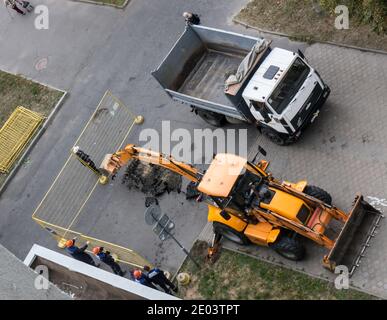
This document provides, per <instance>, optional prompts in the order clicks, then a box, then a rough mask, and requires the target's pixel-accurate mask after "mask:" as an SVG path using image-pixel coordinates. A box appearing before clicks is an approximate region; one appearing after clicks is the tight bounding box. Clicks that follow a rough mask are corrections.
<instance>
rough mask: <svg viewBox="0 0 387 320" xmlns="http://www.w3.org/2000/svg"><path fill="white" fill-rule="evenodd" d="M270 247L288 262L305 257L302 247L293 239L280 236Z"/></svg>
mask: <svg viewBox="0 0 387 320" xmlns="http://www.w3.org/2000/svg"><path fill="white" fill-rule="evenodd" d="M270 247H271V248H272V249H273V250H274V251H275V252H277V253H278V254H279V255H281V256H283V257H284V258H286V259H289V260H293V261H299V260H302V259H303V258H304V257H305V247H304V245H303V244H302V243H301V242H300V241H299V240H298V239H297V238H294V237H288V236H283V235H282V236H281V235H280V236H279V238H278V239H277V240H276V241H275V242H274V243H272V244H271V245H270Z"/></svg>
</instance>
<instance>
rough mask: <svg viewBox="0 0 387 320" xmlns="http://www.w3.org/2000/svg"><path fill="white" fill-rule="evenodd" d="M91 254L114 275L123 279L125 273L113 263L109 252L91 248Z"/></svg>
mask: <svg viewBox="0 0 387 320" xmlns="http://www.w3.org/2000/svg"><path fill="white" fill-rule="evenodd" d="M93 253H94V254H95V256H96V257H97V258H98V259H99V260H101V261H102V262H103V263H105V264H107V265H108V266H109V267H110V268H111V269H112V271H113V272H114V273H115V274H117V275H119V276H121V277H123V276H124V275H125V274H126V271H122V270H121V267H120V265H119V264H118V263H117V262H115V261H114V258H113V257H112V255H111V254H110V252H109V251H104V248H103V247H95V248H93Z"/></svg>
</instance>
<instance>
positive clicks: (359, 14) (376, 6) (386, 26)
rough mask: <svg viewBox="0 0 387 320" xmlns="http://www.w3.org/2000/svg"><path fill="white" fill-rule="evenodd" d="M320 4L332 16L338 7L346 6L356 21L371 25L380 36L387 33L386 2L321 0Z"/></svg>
mask: <svg viewBox="0 0 387 320" xmlns="http://www.w3.org/2000/svg"><path fill="white" fill-rule="evenodd" d="M320 4H321V6H322V7H323V8H324V9H325V10H327V11H329V12H330V13H332V14H333V13H334V10H335V7H336V6H338V5H346V6H347V7H348V9H349V14H350V17H352V18H353V19H354V20H355V21H356V20H357V21H358V22H359V23H365V24H369V25H371V27H372V29H373V30H374V31H376V32H377V33H379V34H381V33H386V32H387V1H386V0H320Z"/></svg>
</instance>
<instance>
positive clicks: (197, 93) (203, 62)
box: [176, 48, 247, 105]
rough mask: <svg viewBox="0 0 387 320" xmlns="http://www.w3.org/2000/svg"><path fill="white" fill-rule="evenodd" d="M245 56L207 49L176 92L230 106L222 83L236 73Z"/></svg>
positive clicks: (244, 53)
mask: <svg viewBox="0 0 387 320" xmlns="http://www.w3.org/2000/svg"><path fill="white" fill-rule="evenodd" d="M246 54H247V53H246V52H243V54H239V55H238V54H231V53H230V54H228V53H224V52H220V51H215V50H211V49H208V48H207V49H206V50H204V51H203V54H202V56H201V58H200V60H199V61H198V62H197V63H196V65H195V67H194V68H193V69H192V70H191V72H190V73H189V74H188V75H187V77H186V78H185V80H184V82H183V83H182V85H181V86H180V87H179V88H178V89H177V90H176V91H177V92H180V93H183V94H186V95H189V96H193V97H196V98H199V99H203V100H208V101H212V102H215V103H219V104H223V105H227V104H230V101H229V100H228V99H227V97H226V95H225V94H224V81H225V80H226V78H227V77H228V76H229V75H230V74H233V73H235V72H236V70H237V69H238V66H239V65H240V63H241V62H242V60H243V58H244V56H245V55H246ZM182 78H183V77H182Z"/></svg>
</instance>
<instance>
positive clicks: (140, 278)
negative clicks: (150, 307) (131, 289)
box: [133, 269, 157, 290]
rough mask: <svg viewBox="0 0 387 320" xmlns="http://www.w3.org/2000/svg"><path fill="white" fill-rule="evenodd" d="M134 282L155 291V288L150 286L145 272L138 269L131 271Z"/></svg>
mask: <svg viewBox="0 0 387 320" xmlns="http://www.w3.org/2000/svg"><path fill="white" fill-rule="evenodd" d="M133 277H134V281H135V282H137V283H141V284H142V285H144V286H147V287H149V288H152V289H155V290H157V288H156V287H155V286H154V285H153V284H152V282H151V281H150V280H149V278H148V276H147V275H146V273H145V272H142V271H141V270H140V269H135V270H134V271H133Z"/></svg>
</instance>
